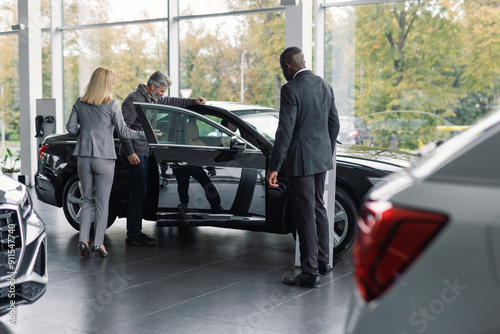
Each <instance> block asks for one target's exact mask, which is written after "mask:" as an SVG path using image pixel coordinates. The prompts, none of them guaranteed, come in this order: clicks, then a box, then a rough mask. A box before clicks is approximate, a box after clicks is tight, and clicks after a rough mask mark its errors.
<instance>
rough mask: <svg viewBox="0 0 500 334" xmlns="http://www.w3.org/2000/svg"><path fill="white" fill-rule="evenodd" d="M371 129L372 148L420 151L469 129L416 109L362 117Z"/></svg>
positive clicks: (383, 112) (377, 113)
mask: <svg viewBox="0 0 500 334" xmlns="http://www.w3.org/2000/svg"><path fill="white" fill-rule="evenodd" d="M360 120H362V121H363V122H364V123H365V124H366V126H367V127H369V129H370V132H371V134H372V138H373V145H374V146H376V147H379V148H388V149H392V150H406V151H410V152H417V151H418V150H419V149H421V148H422V147H424V146H425V145H428V144H431V143H434V142H444V141H446V140H448V139H450V138H452V137H453V136H455V135H456V134H458V133H460V132H462V131H463V130H465V129H467V128H468V126H457V125H454V124H453V123H451V122H450V121H448V120H446V119H444V118H443V117H441V116H438V115H436V114H433V113H430V112H425V111H415V110H389V111H381V112H375V113H372V114H369V115H364V116H362V117H360Z"/></svg>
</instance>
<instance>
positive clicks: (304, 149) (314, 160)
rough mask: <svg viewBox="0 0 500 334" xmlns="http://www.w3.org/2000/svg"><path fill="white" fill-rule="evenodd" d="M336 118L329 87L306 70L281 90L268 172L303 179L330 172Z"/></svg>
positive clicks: (333, 100) (337, 126)
mask: <svg viewBox="0 0 500 334" xmlns="http://www.w3.org/2000/svg"><path fill="white" fill-rule="evenodd" d="M339 124H340V123H339V117H338V113H337V108H336V107H335V97H334V95H333V89H332V87H331V86H330V85H329V84H328V83H327V82H326V81H325V80H323V79H322V78H321V77H319V76H317V75H316V74H314V73H312V72H311V71H310V70H305V71H301V72H299V73H297V74H296V76H295V77H294V78H293V79H292V80H290V81H289V82H288V83H286V84H285V85H283V87H281V103H280V113H279V123H278V129H277V130H276V137H275V141H274V148H273V152H272V154H271V158H270V162H269V169H271V170H275V171H280V169H281V166H282V164H283V163H284V161H285V159H286V161H285V165H284V170H282V171H284V172H285V173H286V175H289V176H307V175H314V174H317V173H321V172H325V171H327V170H330V169H333V161H332V158H333V152H334V149H335V141H336V139H337V135H338V133H339V127H340V125H339Z"/></svg>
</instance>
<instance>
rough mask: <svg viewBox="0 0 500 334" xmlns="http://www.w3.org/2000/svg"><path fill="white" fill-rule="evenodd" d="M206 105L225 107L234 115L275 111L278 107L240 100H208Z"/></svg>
mask: <svg viewBox="0 0 500 334" xmlns="http://www.w3.org/2000/svg"><path fill="white" fill-rule="evenodd" d="M206 105H207V106H211V107H216V108H220V109H225V110H229V111H231V112H233V113H234V114H236V115H242V114H247V113H248V114H250V113H251V114H255V113H260V112H277V111H278V109H276V108H271V107H263V106H259V105H256V104H247V103H242V102H231V101H208V102H207V103H206Z"/></svg>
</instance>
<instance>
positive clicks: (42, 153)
mask: <svg viewBox="0 0 500 334" xmlns="http://www.w3.org/2000/svg"><path fill="white" fill-rule="evenodd" d="M48 149H49V145H43V146H42V147H40V150H38V160H41V159H42V157H43V155H44V154H45V152H46V151H47V150H48Z"/></svg>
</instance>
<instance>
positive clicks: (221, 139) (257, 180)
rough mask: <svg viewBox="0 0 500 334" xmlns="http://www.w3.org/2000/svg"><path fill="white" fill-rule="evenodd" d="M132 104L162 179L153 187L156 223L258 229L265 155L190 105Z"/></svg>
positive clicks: (263, 210) (262, 206)
mask: <svg viewBox="0 0 500 334" xmlns="http://www.w3.org/2000/svg"><path fill="white" fill-rule="evenodd" d="M136 110H137V113H138V115H139V117H140V119H141V122H142V126H143V128H144V131H145V135H146V138H147V141H148V143H149V146H150V148H151V151H152V155H153V157H154V159H155V160H156V163H157V164H158V169H159V170H160V171H161V172H160V174H161V177H162V178H164V179H166V180H167V182H165V183H166V184H167V185H166V186H165V187H160V188H159V190H158V191H159V194H158V212H157V221H158V225H160V226H178V225H179V221H181V222H183V223H184V224H186V225H210V226H221V227H244V228H247V229H252V226H254V227H255V229H259V228H258V226H260V225H264V224H265V223H266V218H265V217H266V184H265V170H266V157H265V156H264V154H262V152H261V151H260V150H259V149H257V148H256V147H254V146H253V145H252V144H250V143H249V142H247V141H246V140H244V139H243V138H241V137H240V136H237V135H236V134H235V133H233V132H232V131H230V130H229V129H227V128H226V127H224V126H222V125H220V124H219V123H217V122H215V121H213V120H211V119H210V118H208V117H205V116H202V115H200V114H198V113H196V112H193V111H190V110H186V109H183V108H178V107H173V106H167V105H158V104H148V103H138V104H136ZM229 222H230V226H229Z"/></svg>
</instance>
